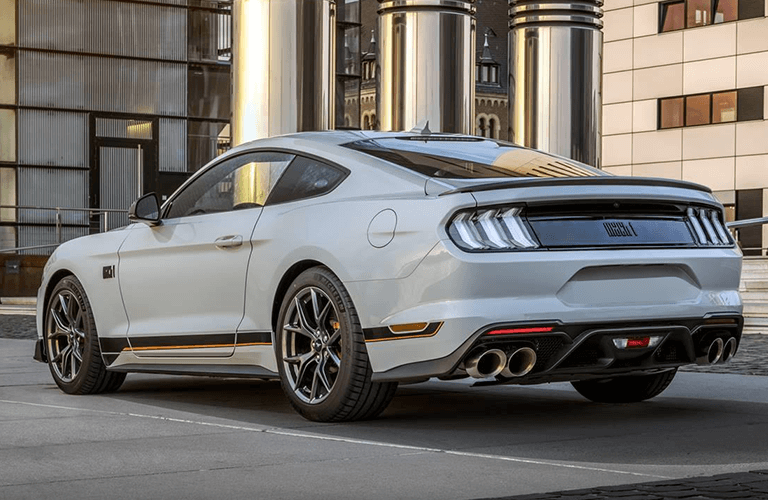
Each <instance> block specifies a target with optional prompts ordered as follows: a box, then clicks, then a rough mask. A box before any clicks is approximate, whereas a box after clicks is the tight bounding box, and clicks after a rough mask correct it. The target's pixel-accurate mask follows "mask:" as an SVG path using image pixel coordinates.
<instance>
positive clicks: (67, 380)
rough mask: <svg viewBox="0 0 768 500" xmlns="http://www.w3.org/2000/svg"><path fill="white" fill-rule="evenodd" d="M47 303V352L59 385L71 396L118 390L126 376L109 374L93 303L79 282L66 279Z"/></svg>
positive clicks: (55, 289)
mask: <svg viewBox="0 0 768 500" xmlns="http://www.w3.org/2000/svg"><path fill="white" fill-rule="evenodd" d="M46 304H47V306H46V309H45V318H44V319H43V328H44V334H45V339H44V341H45V350H46V356H47V358H48V365H49V367H50V369H51V374H52V375H53V380H54V381H55V382H56V384H57V385H58V386H59V387H60V388H61V390H63V391H64V392H66V393H69V394H97V393H100V392H111V391H116V390H117V389H118V388H119V387H120V385H121V384H122V383H123V381H124V380H125V373H118V372H110V371H107V369H106V366H105V365H104V361H103V360H102V358H101V349H100V348H99V339H98V335H97V334H96V323H95V322H94V320H93V312H92V311H91V304H90V302H88V297H87V296H86V294H85V290H84V289H83V285H82V284H81V283H80V281H79V280H78V279H77V278H75V277H74V276H67V277H65V278H63V279H62V280H61V281H59V282H58V283H57V284H56V286H55V287H54V288H53V290H52V291H51V294H50V296H49V298H48V301H47V302H46Z"/></svg>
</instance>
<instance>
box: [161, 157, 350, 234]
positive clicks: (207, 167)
mask: <svg viewBox="0 0 768 500" xmlns="http://www.w3.org/2000/svg"><path fill="white" fill-rule="evenodd" d="M256 153H275V154H289V155H292V156H293V157H294V158H293V160H295V159H296V158H298V157H300V156H303V157H305V158H308V159H311V160H315V161H319V162H322V163H325V164H327V165H329V166H331V167H334V168H337V169H339V170H341V171H342V172H343V173H344V177H342V179H341V180H340V181H339V182H338V183H337V184H336V186H334V188H333V189H331V190H330V191H328V192H326V193H323V194H321V195H317V196H312V197H310V198H316V197H319V196H325V195H327V194H330V193H331V192H333V191H334V190H335V189H336V188H337V187H339V185H341V183H342V182H344V181H345V180H346V179H347V177H349V174H350V173H351V171H350V170H349V169H348V168H346V167H344V166H342V165H340V164H338V163H336V162H334V161H332V160H329V159H327V158H323V157H321V156H319V155H315V154H312V153H306V152H299V151H296V150H293V149H289V148H279V147H277V148H270V147H261V148H252V149H247V150H244V151H234V150H233V152H227V153H225V154H223V155H221V156H219V157H216V158H214V159H213V160H211V161H210V162H208V164H207V165H204V166H202V167H201V168H200V169H198V170H197V172H195V173H194V175H192V176H191V177H190V178H189V179H187V180H186V182H184V183H183V184H182V185H181V186H179V188H178V189H177V190H176V191H175V192H174V193H173V194H171V196H169V197H168V199H167V200H166V201H165V203H163V206H162V207H160V214H161V215H160V219H161V220H175V219H183V218H185V217H192V216H189V215H187V216H182V217H174V218H173V219H171V218H169V217H168V212H170V210H171V207H172V206H173V202H174V201H175V200H176V199H177V198H178V197H179V196H180V195H181V193H183V192H184V191H185V190H186V189H187V188H188V187H189V186H191V185H192V184H193V183H194V182H195V181H196V180H197V179H198V178H199V177H202V176H203V175H205V174H206V172H208V171H210V170H212V169H214V168H216V167H217V166H219V165H221V164H223V163H224V162H226V161H229V160H234V159H236V158H239V157H241V156H245V155H249V154H256ZM293 160H291V161H290V163H288V166H287V167H286V168H285V170H283V172H282V173H281V174H280V177H278V179H277V181H276V182H275V185H277V183H278V182H280V180H281V179H282V178H283V175H284V174H285V172H286V171H287V170H288V168H289V167H290V166H291V164H293ZM270 194H271V193H270ZM310 198H301V199H302V200H304V199H310ZM294 201H298V200H294ZM286 203H288V202H286ZM270 205H271V204H270V203H269V196H267V199H266V200H265V201H264V205H262V208H263V207H266V206H270ZM218 213H226V212H218ZM207 215H213V214H207Z"/></svg>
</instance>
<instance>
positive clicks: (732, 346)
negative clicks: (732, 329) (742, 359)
mask: <svg viewBox="0 0 768 500" xmlns="http://www.w3.org/2000/svg"><path fill="white" fill-rule="evenodd" d="M734 354H736V337H731V338H729V339H728V340H726V341H725V344H724V345H723V354H722V355H721V357H720V362H721V363H727V362H729V361H730V360H731V358H733V355H734Z"/></svg>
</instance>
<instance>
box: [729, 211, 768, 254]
mask: <svg viewBox="0 0 768 500" xmlns="http://www.w3.org/2000/svg"><path fill="white" fill-rule="evenodd" d="M766 223H768V217H758V218H755V219H743V220H737V221H733V222H728V223H726V224H725V225H726V227H727V228H728V229H729V230H730V231H731V233H733V237H734V238H735V239H736V242H737V243H738V244H739V247H740V248H741V250H742V252H744V257H747V258H750V257H752V258H760V257H765V255H766V251H768V248H766V247H764V246H759V247H753V246H744V245H743V244H742V241H741V234H740V233H741V230H742V229H747V228H753V227H758V226H759V227H762V226H763V225H764V224H766ZM760 241H762V238H760Z"/></svg>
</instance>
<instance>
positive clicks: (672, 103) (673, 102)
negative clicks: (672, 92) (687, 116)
mask: <svg viewBox="0 0 768 500" xmlns="http://www.w3.org/2000/svg"><path fill="white" fill-rule="evenodd" d="M659 108H660V109H659V115H660V120H659V125H660V128H674V127H682V126H683V125H684V122H683V109H684V105H683V98H682V97H673V98H672V99H662V100H661V105H660V106H659Z"/></svg>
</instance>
